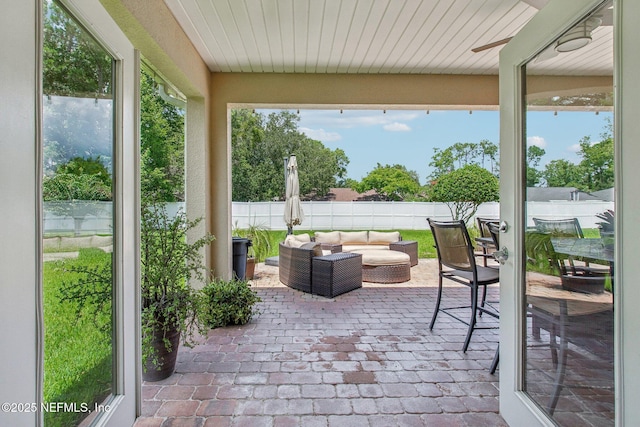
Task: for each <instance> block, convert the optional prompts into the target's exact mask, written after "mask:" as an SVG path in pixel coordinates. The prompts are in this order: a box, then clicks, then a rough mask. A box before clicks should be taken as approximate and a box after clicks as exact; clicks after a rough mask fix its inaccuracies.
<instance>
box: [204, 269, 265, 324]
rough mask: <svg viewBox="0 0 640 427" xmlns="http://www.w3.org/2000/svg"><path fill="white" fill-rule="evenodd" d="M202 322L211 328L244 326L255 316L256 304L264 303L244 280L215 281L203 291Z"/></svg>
mask: <svg viewBox="0 0 640 427" xmlns="http://www.w3.org/2000/svg"><path fill="white" fill-rule="evenodd" d="M202 294H203V299H202V304H203V308H202V310H201V321H202V323H203V324H204V325H206V326H209V327H210V328H218V327H221V326H227V325H244V324H245V323H248V322H249V321H250V320H251V318H252V317H253V315H254V314H258V311H257V310H254V308H253V306H254V304H255V303H257V302H260V301H262V300H261V299H260V297H259V296H258V295H257V294H256V292H255V291H254V290H253V289H251V286H250V285H249V283H248V282H246V281H244V280H238V279H232V280H228V281H227V280H222V279H215V280H214V281H213V282H211V283H209V284H207V285H206V286H205V287H204V288H203V289H202Z"/></svg>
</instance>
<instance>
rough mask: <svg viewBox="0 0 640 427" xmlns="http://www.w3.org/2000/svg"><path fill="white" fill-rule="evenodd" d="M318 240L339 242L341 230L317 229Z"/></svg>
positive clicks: (332, 242) (320, 241)
mask: <svg viewBox="0 0 640 427" xmlns="http://www.w3.org/2000/svg"><path fill="white" fill-rule="evenodd" d="M316 242H318V243H331V244H339V243H340V232H339V231H329V232H323V231H316Z"/></svg>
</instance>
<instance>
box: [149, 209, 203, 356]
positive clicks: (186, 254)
mask: <svg viewBox="0 0 640 427" xmlns="http://www.w3.org/2000/svg"><path fill="white" fill-rule="evenodd" d="M201 220H202V218H198V219H196V220H189V219H187V217H186V214H185V212H184V211H183V210H182V209H180V210H178V212H177V213H176V214H175V215H170V214H169V213H168V212H167V209H166V207H165V204H164V203H158V202H153V201H148V200H147V201H143V205H142V228H141V236H140V249H141V259H140V262H141V294H142V313H141V317H142V356H143V360H144V361H145V362H151V364H152V365H154V366H156V367H157V368H159V363H160V360H159V359H158V354H157V351H156V350H155V349H154V347H153V346H152V345H151V344H152V341H153V340H154V335H158V334H160V335H161V336H162V337H163V341H164V345H165V349H166V350H167V352H171V351H173V350H174V349H173V348H172V345H171V343H170V342H169V339H168V337H169V335H170V334H171V333H172V332H173V331H176V330H177V331H179V332H180V335H181V337H182V340H183V343H184V344H185V345H192V343H193V338H194V335H195V333H196V332H202V328H201V324H200V322H199V321H198V307H199V292H198V291H197V290H195V289H194V288H193V287H191V286H190V285H189V284H188V281H189V279H192V278H193V279H197V280H204V277H205V276H204V272H205V266H204V264H203V260H202V257H201V255H200V249H201V248H203V247H204V246H206V245H208V244H209V243H211V242H212V241H213V240H214V236H212V235H210V234H207V235H205V236H203V237H201V238H199V239H198V240H196V241H194V242H188V241H187V232H188V231H189V230H192V229H193V228H195V227H196V226H197V225H198V224H199V223H200V221H201ZM145 364H146V363H145Z"/></svg>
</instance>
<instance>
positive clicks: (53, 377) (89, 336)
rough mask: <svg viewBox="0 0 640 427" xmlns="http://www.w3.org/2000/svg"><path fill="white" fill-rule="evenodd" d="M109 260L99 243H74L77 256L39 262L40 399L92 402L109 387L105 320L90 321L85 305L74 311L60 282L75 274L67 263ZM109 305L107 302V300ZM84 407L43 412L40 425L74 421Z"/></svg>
mask: <svg viewBox="0 0 640 427" xmlns="http://www.w3.org/2000/svg"><path fill="white" fill-rule="evenodd" d="M105 263H108V264H110V263H111V255H110V254H106V253H105V252H103V251H101V250H99V249H80V255H79V257H78V259H71V260H64V261H55V262H46V263H45V265H44V292H43V300H44V325H45V340H44V342H45V344H44V355H45V357H44V372H45V375H44V402H45V403H52V402H63V403H67V404H71V403H73V402H75V403H76V405H77V407H78V408H80V407H81V405H82V404H85V405H88V406H89V407H90V408H93V405H94V403H96V402H97V403H102V401H103V399H104V398H105V397H107V396H108V395H109V394H110V393H111V384H112V356H111V354H112V352H111V332H110V331H111V328H110V322H109V321H108V320H106V319H105V318H104V317H102V318H98V319H97V321H95V322H94V316H93V315H92V314H91V311H90V310H87V307H83V308H82V309H81V313H82V315H80V316H78V315H77V311H76V308H77V303H76V302H73V301H63V300H62V299H61V296H62V293H61V288H62V287H63V283H64V282H68V281H70V280H73V279H74V278H78V277H79V275H78V273H73V272H69V271H67V270H68V269H69V268H72V267H82V266H97V265H103V264H105ZM109 307H110V304H109ZM86 415H88V414H86V413H79V412H72V411H68V412H49V413H46V412H45V414H44V417H45V425H46V426H47V427H50V426H61V427H64V426H69V425H76V424H77V423H78V421H79V420H80V419H82V418H83V417H85V416H86Z"/></svg>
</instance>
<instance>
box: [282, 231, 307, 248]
mask: <svg viewBox="0 0 640 427" xmlns="http://www.w3.org/2000/svg"><path fill="white" fill-rule="evenodd" d="M305 243H306V242H303V241H300V240H298V239H296V238H295V236H293V235H291V234H289V235H288V236H287V237H285V239H284V245H285V246H288V247H290V248H299V247H300V246H302V245H304V244H305Z"/></svg>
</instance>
